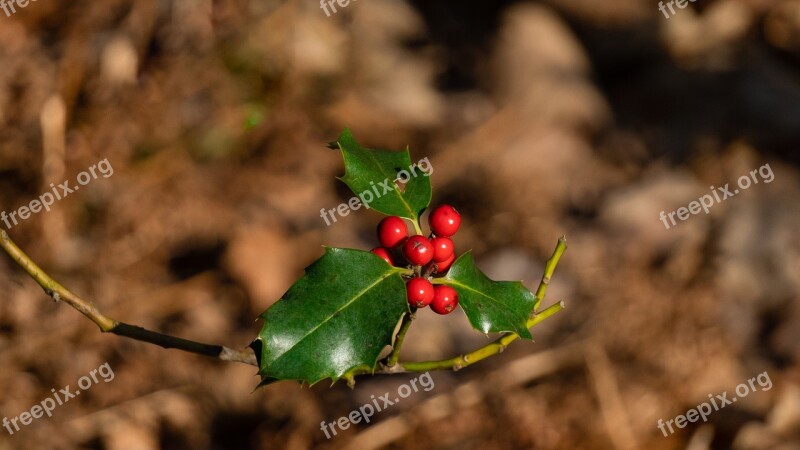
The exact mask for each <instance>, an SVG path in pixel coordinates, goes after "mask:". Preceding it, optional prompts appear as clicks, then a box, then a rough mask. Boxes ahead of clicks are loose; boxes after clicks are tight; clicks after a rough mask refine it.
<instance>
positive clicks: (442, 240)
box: [431, 237, 455, 262]
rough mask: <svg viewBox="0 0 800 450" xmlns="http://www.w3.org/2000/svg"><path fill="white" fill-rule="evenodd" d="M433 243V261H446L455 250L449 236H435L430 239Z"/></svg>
mask: <svg viewBox="0 0 800 450" xmlns="http://www.w3.org/2000/svg"><path fill="white" fill-rule="evenodd" d="M431 245H433V262H442V261H447V260H448V259H449V258H450V257H451V256H453V253H454V252H455V245H453V241H452V240H451V239H450V238H446V237H435V238H433V239H431Z"/></svg>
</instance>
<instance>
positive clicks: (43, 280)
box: [0, 230, 258, 366]
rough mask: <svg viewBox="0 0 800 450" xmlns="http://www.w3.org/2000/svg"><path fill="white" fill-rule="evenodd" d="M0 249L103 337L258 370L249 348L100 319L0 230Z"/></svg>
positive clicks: (100, 317) (78, 297)
mask: <svg viewBox="0 0 800 450" xmlns="http://www.w3.org/2000/svg"><path fill="white" fill-rule="evenodd" d="M0 248H2V249H3V250H4V251H5V252H6V253H7V254H8V255H9V256H10V257H11V259H13V260H14V262H16V263H17V264H18V265H19V266H20V267H22V269H23V270H25V272H27V273H28V275H30V277H31V278H33V280H34V281H36V283H37V284H38V285H39V286H41V287H42V289H44V292H45V293H46V294H47V295H48V296H50V297H51V298H52V299H53V300H55V301H56V302H59V301H62V302H64V303H66V304H68V305H69V306H71V307H73V308H75V309H76V310H77V311H78V312H80V313H81V314H83V315H84V316H86V317H87V318H88V319H89V320H91V321H92V322H94V323H95V324H96V325H97V326H98V327H100V331H102V332H104V333H112V334H116V335H117V336H123V337H127V338H131V339H135V340H137V341H142V342H148V343H150V344H155V345H158V346H161V347H164V348H174V349H178V350H183V351H185V352H189V353H195V354H198V355H203V356H210V357H212V358H217V359H220V360H222V361H231V362H240V363H244V364H249V365H251V366H258V363H257V361H256V357H255V354H254V353H253V352H252V350H250V349H249V348H248V349H245V350H241V351H238V350H234V349H231V348H228V347H225V346H222V345H210V344H203V343H200V342H194V341H190V340H187V339H182V338H178V337H175V336H169V335H166V334H162V333H157V332H155V331H150V330H146V329H144V328H142V327H137V326H135V325H129V324H126V323H123V322H119V321H116V320H114V319H112V318H110V317H107V316H105V315H103V313H101V312H100V311H99V310H98V309H97V307H96V306H94V304H92V303H91V302H89V301H87V300H84V299H83V298H81V297H80V296H78V295H76V294H74V293H73V292H72V291H70V290H69V289H67V288H65V287H64V286H62V285H61V284H59V283H58V282H56V281H55V280H53V279H52V278H51V277H50V276H49V275H47V273H45V272H44V271H43V270H42V269H41V268H40V267H39V266H37V265H36V263H34V262H33V261H32V260H31V259H30V257H29V256H28V255H26V254H25V252H23V251H22V250H21V249H20V248H19V247H17V245H16V244H15V243H14V242H13V241H12V240H11V238H9V237H8V234H7V233H6V232H5V231H4V230H0Z"/></svg>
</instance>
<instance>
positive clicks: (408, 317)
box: [386, 310, 414, 367]
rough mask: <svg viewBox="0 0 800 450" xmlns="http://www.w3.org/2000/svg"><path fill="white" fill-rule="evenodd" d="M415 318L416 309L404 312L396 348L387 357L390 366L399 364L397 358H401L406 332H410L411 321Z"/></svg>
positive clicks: (395, 344)
mask: <svg viewBox="0 0 800 450" xmlns="http://www.w3.org/2000/svg"><path fill="white" fill-rule="evenodd" d="M413 320H414V311H413V310H412V312H407V313H405V314H403V323H402V325H400V331H398V332H397V337H396V338H395V340H394V348H393V349H392V353H391V354H390V355H389V357H388V358H387V359H386V361H387V362H386V365H387V366H388V367H392V366H394V365H395V364H397V360H399V359H400V349H401V348H402V347H403V341H404V340H405V338H406V333H408V329H409V328H410V327H411V322H412V321H413Z"/></svg>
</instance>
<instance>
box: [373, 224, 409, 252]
mask: <svg viewBox="0 0 800 450" xmlns="http://www.w3.org/2000/svg"><path fill="white" fill-rule="evenodd" d="M407 237H408V228H406V223H405V221H403V219H401V218H399V217H397V216H389V217H387V218H385V219H383V220H381V223H379V224H378V240H379V241H380V242H381V245H382V246H384V247H386V248H395V247H397V246H398V245H400V244H402V243H403V241H404V240H405V239H406V238H407Z"/></svg>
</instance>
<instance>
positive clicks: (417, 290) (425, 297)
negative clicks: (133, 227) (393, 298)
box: [406, 277, 433, 308]
mask: <svg viewBox="0 0 800 450" xmlns="http://www.w3.org/2000/svg"><path fill="white" fill-rule="evenodd" d="M406 292H407V293H408V304H409V305H411V306H413V307H415V308H424V307H426V306H428V305H430V304H431V302H432V301H433V285H432V284H431V282H430V281H428V280H426V279H425V278H419V277H416V278H412V279H411V280H409V281H408V283H407V284H406Z"/></svg>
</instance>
